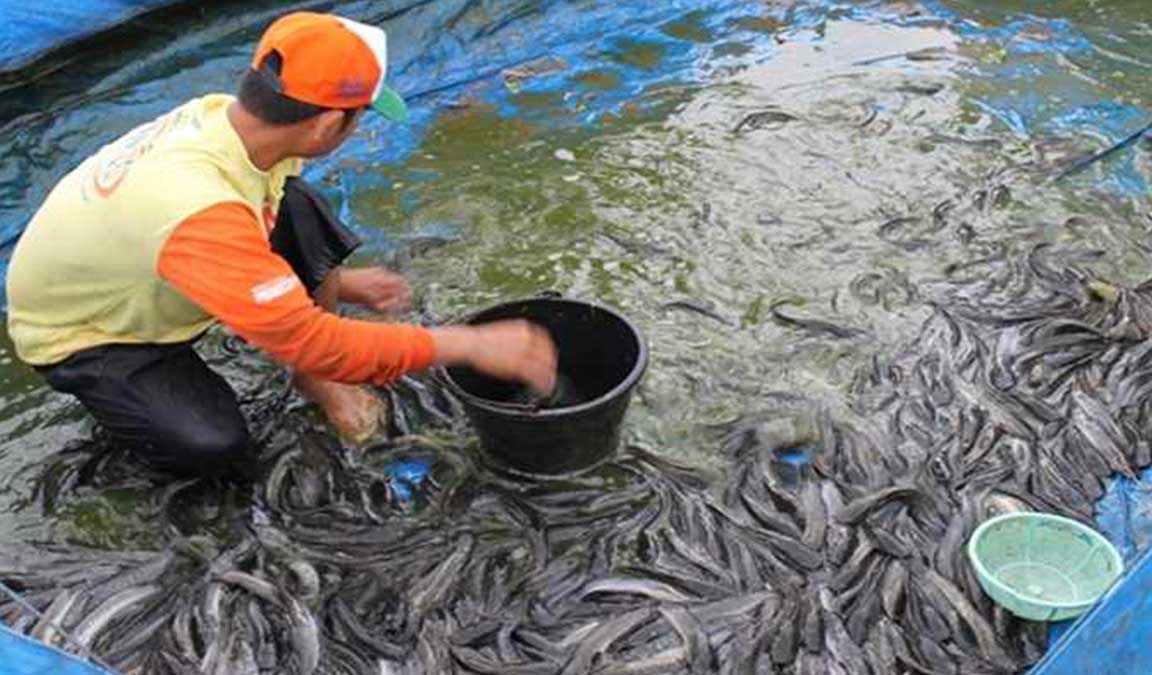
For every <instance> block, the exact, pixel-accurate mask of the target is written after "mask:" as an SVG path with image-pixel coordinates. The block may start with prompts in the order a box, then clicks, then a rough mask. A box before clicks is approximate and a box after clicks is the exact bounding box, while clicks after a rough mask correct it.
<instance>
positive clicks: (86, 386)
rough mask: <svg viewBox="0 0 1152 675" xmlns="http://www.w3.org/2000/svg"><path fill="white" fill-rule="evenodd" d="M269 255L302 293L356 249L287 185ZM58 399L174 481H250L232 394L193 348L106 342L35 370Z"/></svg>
mask: <svg viewBox="0 0 1152 675" xmlns="http://www.w3.org/2000/svg"><path fill="white" fill-rule="evenodd" d="M271 240H272V249H273V250H274V251H276V252H277V253H278V254H279V255H281V256H282V257H283V258H284V259H285V260H287V261H288V263H289V264H290V265H291V266H292V269H293V270H294V271H295V272H296V275H297V276H298V277H300V281H301V282H302V283H303V284H304V286H305V287H306V288H307V289H308V291H309V292H310V293H312V292H315V291H316V289H317V288H318V287H319V286H320V284H322V283H323V282H324V279H325V278H326V277H327V276H328V274H329V273H330V272H331V271H332V270H333V269H335V268H336V267H338V266H339V265H340V264H342V263H343V262H344V259H345V258H347V257H348V255H349V254H351V253H352V251H353V250H355V249H356V247H357V246H359V244H360V242H359V240H358V239H357V238H356V236H355V235H354V234H352V233H351V232H350V231H349V230H348V229H347V228H346V227H344V225H343V224H342V223H340V221H339V220H338V219H337V218H336V217H335V215H333V213H332V211H331V209H330V208H329V207H328V204H327V203H326V202H325V201H324V198H323V197H322V196H320V195H319V193H317V192H316V191H315V190H314V189H313V188H312V187H311V186H309V185H308V184H307V183H305V182H304V181H303V180H300V179H297V178H290V179H289V180H288V182H287V184H286V185H285V194H284V199H283V201H282V202H281V204H280V212H279V215H278V217H277V220H276V227H275V228H273V230H272V236H271ZM38 370H40V372H41V373H42V374H43V375H44V378H45V379H46V380H47V381H48V384H49V385H50V386H51V387H52V388H53V389H56V390H57V391H62V392H65V393H68V394H72V395H74V396H76V398H78V399H80V402H81V403H82V404H83V405H84V407H85V408H86V409H87V410H88V412H90V413H92V416H93V417H95V418H96V421H97V422H98V423H99V424H100V425H101V426H102V427H104V429H105V431H107V433H108V435H109V437H110V438H111V440H113V441H114V442H117V443H120V444H122V445H124V446H125V447H126V448H127V449H129V450H131V451H132V452H133V453H135V454H136V455H138V456H139V457H140V458H142V459H144V460H145V461H147V462H148V463H149V464H151V465H153V466H154V467H156V468H157V469H161V470H163V471H167V472H170V473H174V474H178V475H223V476H232V477H236V478H245V477H248V476H251V475H252V473H253V470H254V465H255V461H254V460H255V450H254V448H252V447H251V439H250V437H249V434H248V429H247V427H246V425H245V422H244V417H243V416H242V415H241V414H240V408H239V406H238V405H237V402H236V393H235V392H234V391H233V390H232V387H231V386H229V385H228V383H227V382H226V381H225V380H224V378H223V377H221V376H220V375H219V374H217V373H216V372H214V371H213V370H212V369H211V368H209V367H208V365H207V364H205V363H204V361H203V360H202V359H201V358H200V356H199V355H198V354H197V353H196V352H195V350H193V348H192V343H191V342H184V343H178V344H170V345H156V344H145V345H128V344H109V345H101V346H98V347H93V348H90V349H85V350H83V351H80V352H77V353H75V354H73V355H72V356H70V357H68V358H67V359H65V360H64V361H61V362H60V363H58V364H54V365H51V366H46V367H42V368H39V369H38Z"/></svg>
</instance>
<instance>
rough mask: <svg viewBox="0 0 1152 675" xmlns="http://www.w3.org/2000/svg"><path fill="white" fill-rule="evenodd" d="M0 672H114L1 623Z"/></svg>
mask: <svg viewBox="0 0 1152 675" xmlns="http://www.w3.org/2000/svg"><path fill="white" fill-rule="evenodd" d="M0 672H2V673H4V675H112V674H111V673H109V672H108V671H106V670H104V669H102V668H97V667H96V666H94V665H91V664H89V663H87V662H85V661H81V660H79V659H77V658H75V657H73V656H70V655H68V654H65V653H64V652H62V651H60V650H58V649H54V648H52V647H49V646H48V645H46V644H43V643H41V642H37V641H35V640H33V639H31V638H27V637H24V636H23V635H20V634H19V633H13V632H12V631H10V630H8V629H7V628H5V627H4V626H3V625H2V624H0Z"/></svg>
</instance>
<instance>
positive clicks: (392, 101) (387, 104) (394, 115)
mask: <svg viewBox="0 0 1152 675" xmlns="http://www.w3.org/2000/svg"><path fill="white" fill-rule="evenodd" d="M372 109H373V110H375V111H376V112H378V113H380V114H381V115H383V116H385V117H387V118H388V119H390V120H392V121H394V122H407V121H408V104H406V103H404V99H402V98H400V94H397V93H396V92H395V91H393V90H392V89H391V88H390V87H389V86H388V85H386V84H384V85H381V86H380V95H379V96H377V97H376V100H375V101H372Z"/></svg>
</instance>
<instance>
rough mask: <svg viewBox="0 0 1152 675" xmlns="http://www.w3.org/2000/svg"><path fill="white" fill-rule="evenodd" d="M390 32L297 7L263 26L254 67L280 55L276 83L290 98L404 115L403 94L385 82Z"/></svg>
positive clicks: (398, 116) (393, 117) (390, 115)
mask: <svg viewBox="0 0 1152 675" xmlns="http://www.w3.org/2000/svg"><path fill="white" fill-rule="evenodd" d="M387 46H388V38H387V36H386V35H385V33H384V31H383V30H381V29H379V28H377V27H375V26H369V25H368V24H364V23H360V22H359V21H353V20H351V19H345V18H343V17H339V16H335V15H332V14H317V13H314V12H295V13H293V14H288V15H286V16H283V17H281V18H279V19H277V20H276V21H275V22H273V23H272V25H271V26H269V27H268V30H266V31H264V36H263V37H262V38H260V44H259V45H258V46H257V47H256V53H255V54H254V55H253V57H252V68H253V69H254V70H260V69H261V68H262V66H263V65H264V62H265V60H266V59H267V58H268V56H269V55H270V54H271V53H272V52H276V53H278V54H279V55H280V60H281V68H280V73H279V75H278V76H277V82H276V84H277V86H278V90H279V92H280V93H281V94H283V95H285V96H287V97H288V98H292V99H295V100H297V101H302V102H304V103H311V104H312V105H318V106H322V107H325V108H346V109H347V108H362V107H370V108H372V109H374V110H376V111H377V112H379V113H380V114H382V115H384V116H385V117H387V118H388V119H391V120H397V121H404V120H406V119H408V106H407V105H405V103H404V99H403V98H401V97H400V95H399V94H397V93H396V92H395V91H393V90H392V89H391V88H389V87H388V85H386V84H384V75H385V73H386V72H387V69H388V50H387Z"/></svg>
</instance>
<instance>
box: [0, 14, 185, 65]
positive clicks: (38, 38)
mask: <svg viewBox="0 0 1152 675" xmlns="http://www.w3.org/2000/svg"><path fill="white" fill-rule="evenodd" d="M172 4H175V2H174V0H49V1H48V2H2V3H0V19H2V20H3V25H2V26H0V72H4V71H12V70H18V69H20V68H23V67H25V66H27V65H28V64H29V63H31V62H32V61H34V60H36V59H37V58H38V57H40V56H42V55H43V54H45V53H47V52H49V51H51V50H53V49H56V48H57V47H60V46H61V45H64V44H67V43H69V42H72V41H74V40H79V39H81V38H84V37H87V36H90V35H94V34H96V33H99V32H101V31H103V30H105V29H108V28H112V27H114V26H117V25H119V24H122V23H124V22H125V21H128V20H129V19H132V18H134V17H137V16H139V15H141V14H143V13H145V12H148V11H150V10H153V9H157V8H160V7H164V6H167V5H172Z"/></svg>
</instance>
